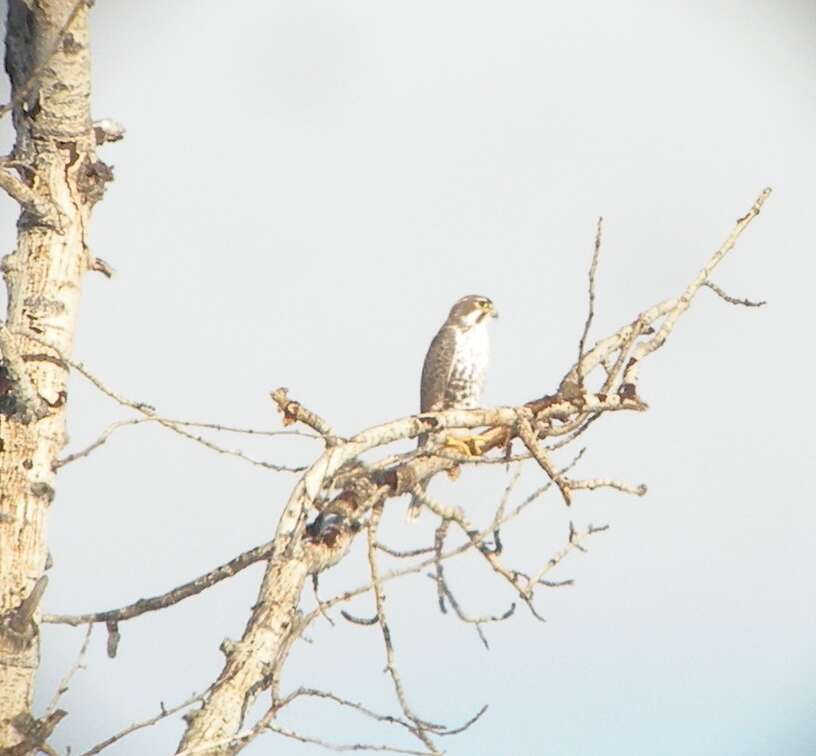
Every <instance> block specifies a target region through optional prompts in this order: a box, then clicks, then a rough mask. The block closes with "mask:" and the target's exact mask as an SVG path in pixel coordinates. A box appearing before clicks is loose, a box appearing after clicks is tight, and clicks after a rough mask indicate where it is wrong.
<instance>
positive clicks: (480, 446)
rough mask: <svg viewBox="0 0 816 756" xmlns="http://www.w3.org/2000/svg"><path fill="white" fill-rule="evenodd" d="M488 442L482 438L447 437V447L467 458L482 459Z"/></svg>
mask: <svg viewBox="0 0 816 756" xmlns="http://www.w3.org/2000/svg"><path fill="white" fill-rule="evenodd" d="M486 443H487V440H486V439H484V438H482V437H481V436H447V437H446V438H445V446H447V447H450V448H452V449H454V450H455V451H457V452H459V453H460V454H462V455H463V456H465V457H481V456H482V454H484V447H485V444H486Z"/></svg>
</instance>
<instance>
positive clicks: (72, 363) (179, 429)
mask: <svg viewBox="0 0 816 756" xmlns="http://www.w3.org/2000/svg"><path fill="white" fill-rule="evenodd" d="M14 333H18V332H17V331H14ZM18 335H20V336H24V337H25V338H27V339H30V340H31V341H34V342H36V343H38V344H41V345H42V346H44V347H47V348H48V349H51V350H53V351H54V352H56V353H57V355H59V358H60V360H61V361H62V362H63V363H64V365H67V366H68V367H70V368H72V369H73V370H76V371H77V372H78V373H80V375H82V376H83V377H85V378H86V379H87V380H88V381H90V382H91V383H92V384H93V385H94V386H96V388H97V389H99V391H101V392H102V393H103V394H105V396H108V397H110V398H111V399H113V400H114V401H115V402H116V403H117V404H120V405H122V406H123V407H128V408H130V409H133V410H136V411H137V412H139V413H140V414H142V415H144V416H145V417H148V418H151V419H152V420H153V422H156V423H158V424H159V425H161V426H163V427H165V428H169V429H170V430H172V431H173V432H174V433H178V434H179V435H180V436H184V437H185V438H187V439H189V440H191V441H195V442H196V443H198V444H201V445H202V446H204V447H206V448H207V449H210V450H211V451H214V452H217V453H218V454H223V455H226V456H229V457H236V458H238V459H242V460H244V461H245V462H249V463H250V464H252V465H256V466H258V467H264V468H266V469H269V470H275V471H276V472H302V471H303V470H304V469H305V468H303V467H286V466H285V465H276V464H274V463H272V462H266V461H264V460H259V459H255V458H253V457H250V456H249V455H248V454H245V453H244V452H242V451H240V450H237V449H227V448H225V447H223V446H220V445H219V444H216V443H214V442H212V441H210V440H209V439H206V438H204V437H203V436H197V435H195V434H194V433H190V432H189V431H187V430H185V429H184V427H183V425H184V423H177V422H175V421H173V420H169V419H167V418H164V417H160V416H157V415H156V410H155V408H154V407H152V406H150V405H149V404H146V403H144V402H136V401H133V400H132V399H128V398H127V397H125V396H123V395H122V394H120V393H119V392H117V391H114V390H113V389H112V388H110V387H109V386H108V385H106V384H105V383H104V382H103V381H102V380H101V379H100V378H98V377H97V376H96V375H94V374H93V373H92V372H91V371H90V370H89V369H88V368H87V367H85V365H83V364H82V363H81V362H79V361H77V360H74V359H71V358H70V357H68V356H67V355H65V354H63V353H62V352H61V351H60V350H59V349H58V348H57V347H55V346H54V345H53V344H51V343H50V342H49V341H47V340H46V339H42V338H40V337H39V336H36V335H35V334H32V333H29V332H22V333H18ZM113 430H115V428H114V429H113ZM113 430H111V431H110V432H111V433H112V432H113ZM108 435H110V434H108ZM103 436H105V434H104V433H103ZM105 440H106V437H105V438H103V439H102V440H101V441H100V442H99V443H96V442H94V444H91V447H92V448H90V447H89V449H88V451H87V453H90V452H91V451H93V449H95V448H97V447H98V446H101V444H103V443H104V442H105ZM80 456H84V455H83V454H81V453H80ZM63 464H65V463H64V462H63Z"/></svg>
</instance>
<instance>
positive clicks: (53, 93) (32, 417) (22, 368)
mask: <svg viewBox="0 0 816 756" xmlns="http://www.w3.org/2000/svg"><path fill="white" fill-rule="evenodd" d="M5 64H6V71H7V72H8V75H9V78H10V79H11V85H12V101H11V102H12V104H13V119H14V127H15V129H16V134H17V139H16V144H15V147H14V152H13V153H12V155H10V156H9V157H8V158H5V159H1V160H0V178H1V179H2V181H0V186H2V188H3V189H5V190H6V191H7V192H8V193H9V194H10V195H11V196H12V197H14V198H15V199H16V200H17V201H18V202H19V203H20V204H21V214H20V217H19V220H18V235H17V246H16V249H15V250H14V251H13V252H12V253H11V254H9V255H7V256H6V257H5V258H3V261H2V271H3V275H4V278H5V282H6V287H7V290H8V310H7V317H6V322H5V326H0V350H1V351H2V358H3V365H2V367H0V748H2V747H4V746H5V747H10V746H14V745H18V744H21V743H23V742H25V741H26V740H30V736H31V732H32V730H33V729H36V727H35V725H36V724H37V723H35V722H33V720H32V715H31V705H32V698H33V687H34V677H35V674H36V672H37V667H38V664H39V641H38V624H39V610H38V604H39V599H40V597H41V595H42V591H43V589H44V588H45V583H46V580H45V579H44V577H43V576H44V573H45V570H46V569H47V564H46V563H47V560H48V542H47V524H48V512H49V509H50V507H51V504H52V502H53V500H54V490H55V473H54V470H53V463H54V461H55V459H56V458H57V455H58V454H59V452H60V450H61V448H62V447H63V445H64V438H65V404H66V399H67V393H66V379H67V370H66V366H65V365H64V364H63V362H62V360H61V359H60V355H70V353H71V350H72V346H73V337H74V328H75V326H76V320H77V311H78V308H79V298H80V283H81V279H82V276H83V274H84V273H85V272H86V271H87V270H89V269H91V268H93V267H94V266H95V263H94V260H93V258H92V256H91V255H90V252H89V250H88V246H87V244H86V239H87V233H88V220H89V216H90V211H91V208H92V206H93V204H94V203H95V202H96V201H97V200H98V199H99V198H100V197H101V195H102V192H103V191H104V184H105V181H107V180H109V179H110V177H111V176H110V170H109V169H108V168H107V166H105V165H104V164H103V163H99V162H97V160H96V157H95V146H96V145H95V137H94V130H93V126H92V123H91V118H90V53H89V50H88V26H87V6H86V2H85V0H82V1H81V2H77V0H37V2H33V1H32V0H8V21H7V26H6V59H5ZM12 170H15V171H16V174H14V173H12ZM25 334H30V335H31V336H33V337H34V338H36V339H37V340H36V341H35V340H34V339H32V338H29V337H28V336H26V335H25ZM43 342H47V343H48V344H53V345H54V347H55V348H54V349H50V348H48V347H47V346H45V345H44V343H43ZM41 729H42V728H40V730H41Z"/></svg>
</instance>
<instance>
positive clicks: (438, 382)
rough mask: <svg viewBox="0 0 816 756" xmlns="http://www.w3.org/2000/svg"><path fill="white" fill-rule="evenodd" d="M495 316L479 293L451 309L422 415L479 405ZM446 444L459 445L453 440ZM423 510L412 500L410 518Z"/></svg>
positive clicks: (426, 370) (437, 341)
mask: <svg viewBox="0 0 816 756" xmlns="http://www.w3.org/2000/svg"><path fill="white" fill-rule="evenodd" d="M491 317H493V318H496V317H498V312H496V308H495V307H494V306H493V303H492V302H491V301H490V300H489V299H488V298H487V297H483V296H479V295H478V294H469V295H468V296H466V297H462V298H461V299H460V300H459V301H458V302H456V304H454V306H453V307H452V308H451V311H450V314H449V315H448V318H447V320H446V321H445V322H444V323H443V324H442V327H441V328H440V329H439V331H438V332H437V334H436V336H434V338H433V341H432V342H431V346H430V347H428V353H427V354H426V355H425V362H424V363H423V365H422V383H421V386H420V401H419V409H420V412H439V411H441V410H447V409H473V408H475V407H478V406H479V401H480V398H481V395H482V388H483V386H484V381H485V375H486V373H487V365H488V362H489V361H490V340H489V338H488V332H487V324H488V321H489V320H490V318H491ZM427 443H428V436H427V434H423V435H422V436H420V437H419V447H420V448H422V447H423V446H425V445H426V444H427ZM446 443H451V444H452V445H455V446H458V444H455V443H453V442H452V439H451V438H449V439H448V440H447V442H446ZM463 446H464V444H463ZM465 448H467V447H465ZM421 507H422V505H421V503H420V502H419V500H418V499H417V498H416V497H412V499H411V505H410V508H409V510H408V514H409V516H411V517H416V516H417V515H418V514H419V512H420V510H421Z"/></svg>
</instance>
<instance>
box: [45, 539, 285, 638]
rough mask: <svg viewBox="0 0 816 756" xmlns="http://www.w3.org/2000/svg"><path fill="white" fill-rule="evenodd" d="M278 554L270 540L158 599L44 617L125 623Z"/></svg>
mask: <svg viewBox="0 0 816 756" xmlns="http://www.w3.org/2000/svg"><path fill="white" fill-rule="evenodd" d="M273 553H274V544H273V543H272V542H271V541H270V542H269V543H265V544H263V545H261V546H256V547H255V548H253V549H250V550H249V551H245V552H244V553H243V554H239V555H238V556H237V557H235V558H234V559H231V560H230V561H229V562H226V563H225V564H222V565H220V566H218V567H216V568H215V569H214V570H210V571H209V572H207V573H205V574H204V575H199V577H197V578H195V579H194V580H191V581H189V582H188V583H183V584H182V585H179V586H177V587H176V588H173V589H172V590H170V591H167V593H162V594H160V595H158V596H153V597H151V598H147V599H139V600H138V601H136V602H135V603H133V604H128V605H127V606H123V607H121V608H120V609H107V610H105V611H102V612H93V613H91V614H46V615H43V618H42V621H43V622H50V623H54V624H62V625H84V624H86V623H96V622H123V621H125V620H129V619H133V618H134V617H138V616H140V615H142V614H145V613H147V612H155V611H157V610H159V609H164V608H166V607H168V606H173V604H177V603H179V601H183V600H184V599H186V598H189V597H190V596H195V595H196V594H197V593H201V592H202V591H204V590H206V589H207V588H210V587H212V586H213V585H215V584H216V583H220V582H221V581H222V580H225V579H226V578H229V577H232V576H233V575H236V574H237V573H239V572H241V570H245V569H246V568H247V567H250V566H251V565H253V564H255V563H256V562H260V561H262V560H264V559H269V558H271V556H272V554H273Z"/></svg>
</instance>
